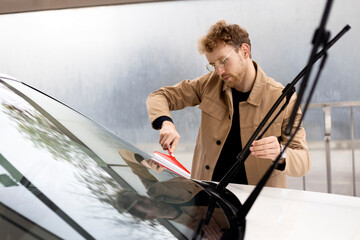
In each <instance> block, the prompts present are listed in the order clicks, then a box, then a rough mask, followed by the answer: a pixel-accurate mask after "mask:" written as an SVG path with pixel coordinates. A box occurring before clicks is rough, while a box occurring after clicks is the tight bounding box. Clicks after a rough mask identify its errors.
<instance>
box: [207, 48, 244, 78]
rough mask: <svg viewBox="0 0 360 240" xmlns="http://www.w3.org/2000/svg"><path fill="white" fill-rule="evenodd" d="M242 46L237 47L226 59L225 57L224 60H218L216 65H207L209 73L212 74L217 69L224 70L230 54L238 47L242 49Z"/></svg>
mask: <svg viewBox="0 0 360 240" xmlns="http://www.w3.org/2000/svg"><path fill="white" fill-rule="evenodd" d="M240 46H241V44H240V45H238V46H235V47H234V48H233V49H232V50H231V51H230V52H229V53H228V55H226V57H224V58H223V59H222V60H217V61H216V62H215V63H209V64H207V65H206V69H207V70H208V71H209V72H212V71H214V70H215V68H217V67H218V68H223V67H225V62H226V60H227V59H228V58H229V56H230V54H231V53H232V52H233V51H234V50H235V48H237V47H240Z"/></svg>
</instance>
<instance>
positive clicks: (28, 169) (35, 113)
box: [0, 82, 228, 239]
mask: <svg viewBox="0 0 360 240" xmlns="http://www.w3.org/2000/svg"><path fill="white" fill-rule="evenodd" d="M0 83H1V82H0ZM0 122H1V125H0V129H1V133H2V134H1V135H2V137H1V138H0V153H1V158H0V159H1V161H0V176H2V177H1V178H0V191H3V189H5V188H7V189H9V188H22V189H27V190H29V191H30V192H31V193H32V198H34V199H37V202H40V201H41V202H42V203H43V204H45V205H46V206H47V207H48V208H50V209H51V210H52V211H50V212H51V214H52V215H56V217H54V216H53V218H59V219H60V220H59V219H58V220H57V221H59V222H62V225H64V228H68V227H69V226H70V227H71V228H72V229H74V230H75V231H76V233H74V234H73V235H72V236H77V237H76V238H78V237H79V236H82V237H83V238H88V239H91V238H95V239H142V238H145V237H147V238H150V239H176V238H192V236H193V234H194V231H196V228H197V225H198V223H199V222H200V220H201V219H202V218H203V216H204V214H205V212H206V209H207V205H208V203H207V201H208V195H207V194H206V193H205V192H204V191H203V189H202V188H201V187H200V186H199V185H197V184H195V183H194V182H193V181H190V180H187V179H185V178H182V177H179V176H178V175H176V174H174V173H171V172H169V171H167V170H164V171H163V172H161V173H158V172H157V171H156V170H157V169H155V170H152V169H150V168H149V166H151V165H152V164H153V163H152V162H151V159H150V156H148V155H147V154H146V153H144V152H142V151H141V150H139V149H137V148H135V147H134V146H132V145H131V144H129V143H127V142H126V141H124V140H123V139H121V138H119V137H117V136H115V135H114V134H112V133H111V132H109V131H107V130H106V129H103V128H102V127H100V126H99V125H97V124H95V123H94V122H92V121H91V120H89V119H87V118H86V117H84V116H82V115H81V114H78V113H76V112H75V111H73V110H71V109H70V108H68V107H66V106H65V105H63V104H61V103H59V102H57V101H56V100H53V99H51V98H49V97H47V96H45V95H43V94H41V93H39V92H37V91H35V90H33V89H31V88H29V87H27V86H25V85H23V84H21V83H18V82H6V83H4V82H3V83H2V84H0ZM145 163H146V164H145ZM144 165H146V166H148V168H146V167H144ZM29 191H28V192H29ZM23 192H24V191H23ZM7 204H8V205H10V206H9V207H10V208H15V206H11V201H8V203H7ZM18 204H22V203H21V201H20V203H19V202H18ZM14 205H15V204H14ZM28 205H29V204H27V205H26V206H28ZM24 206H25V205H24ZM48 208H44V209H48ZM47 211H49V210H47ZM35 215H36V214H35ZM29 217H31V214H29ZM214 217H216V219H217V220H216V221H212V222H211V224H213V225H214V228H216V229H218V231H221V230H224V229H227V228H228V223H227V220H226V218H225V216H224V214H223V213H222V211H221V210H220V209H219V208H216V209H215V211H214ZM35 220H36V219H35ZM35 220H34V221H35ZM62 225H61V226H62ZM44 227H45V228H47V229H48V230H49V231H52V232H56V233H59V234H60V235H59V236H60V237H64V235H61V232H63V231H61V230H59V229H61V227H60V226H59V225H55V226H54V225H53V224H50V223H49V224H47V225H46V224H45V226H44ZM56 229H58V230H56ZM70 232H71V231H70ZM69 234H70V233H69ZM65 238H66V237H65Z"/></svg>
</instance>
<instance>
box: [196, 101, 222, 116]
mask: <svg viewBox="0 0 360 240" xmlns="http://www.w3.org/2000/svg"><path fill="white" fill-rule="evenodd" d="M199 108H200V110H201V111H202V112H203V113H206V114H207V115H210V116H211V117H213V118H215V119H217V120H219V121H221V120H223V119H224V117H225V116H226V113H227V109H226V106H223V105H220V104H218V103H215V102H214V101H212V100H211V99H209V98H204V99H203V100H202V102H201V103H200V105H199Z"/></svg>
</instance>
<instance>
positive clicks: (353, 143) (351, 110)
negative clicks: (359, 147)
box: [350, 106, 356, 196]
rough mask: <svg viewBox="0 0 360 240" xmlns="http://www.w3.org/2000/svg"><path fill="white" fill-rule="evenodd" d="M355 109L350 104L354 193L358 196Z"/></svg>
mask: <svg viewBox="0 0 360 240" xmlns="http://www.w3.org/2000/svg"><path fill="white" fill-rule="evenodd" d="M354 131H355V130H354V110H353V106H350V133H351V155H352V177H353V193H354V196H356V175H355V140H354V138H355V137H354V135H355V134H354Z"/></svg>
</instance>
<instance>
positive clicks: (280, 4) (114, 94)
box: [0, 0, 360, 144]
mask: <svg viewBox="0 0 360 240" xmlns="http://www.w3.org/2000/svg"><path fill="white" fill-rule="evenodd" d="M324 6H325V1H324V0H316V1H314V0H293V1H288V0H271V1H267V0H241V1H224V0H218V1H171V2H161V3H148V4H135V5H119V6H109V7H94V8H83V9H71V10H58V11H45V12H34V13H22V14H9V15H0V32H1V37H0V53H1V58H0V72H3V73H6V74H9V75H12V76H15V77H17V78H18V79H20V80H22V81H24V82H26V83H28V84H30V85H33V86H35V87H37V88H39V89H40V90H42V91H45V92H47V93H49V94H50V95H52V96H54V97H55V98H57V99H59V100H61V101H63V102H65V103H66V104H68V105H70V106H71V107H73V108H75V109H77V110H78V111H80V112H82V113H84V114H85V115H87V116H89V117H90V118H92V119H94V120H95V121H97V122H99V123H100V124H102V125H104V126H105V127H107V128H109V129H111V130H112V131H114V132H115V133H117V134H119V135H120V136H123V137H124V138H125V139H127V140H129V141H130V142H133V143H137V144H141V143H151V142H157V141H158V135H157V134H158V133H157V132H156V131H153V130H152V129H151V127H150V123H149V120H148V118H147V113H146V107H145V100H146V97H147V95H148V94H149V93H150V92H151V91H153V90H155V89H157V88H159V87H161V86H163V85H172V84H175V83H176V82H178V81H180V80H183V79H192V78H194V77H196V76H199V75H201V74H204V73H206V69H205V65H206V59H205V57H204V56H201V55H199V54H198V53H197V40H198V38H199V37H201V36H202V35H203V34H205V32H206V31H207V29H208V27H209V26H210V25H212V24H214V23H215V22H216V21H217V20H219V19H225V20H227V21H229V22H231V23H238V24H240V25H242V26H244V27H245V28H246V29H247V30H248V31H249V33H250V37H251V40H252V54H253V59H254V60H255V61H257V62H258V63H259V65H260V66H261V67H262V69H263V70H264V71H265V72H266V73H267V74H268V75H269V76H271V77H273V78H275V79H276V80H278V81H280V82H282V83H283V84H286V83H288V82H290V81H291V80H292V79H293V78H294V77H295V76H296V75H297V73H298V72H299V71H300V70H301V69H302V68H303V67H304V66H305V65H306V63H307V60H308V57H309V54H310V50H311V47H312V46H311V44H310V41H311V39H312V37H313V33H314V30H315V28H316V27H317V26H318V25H319V23H320V18H321V16H322V13H323V9H324ZM359 10H360V1H358V0H342V1H340V0H337V1H336V0H335V1H334V4H333V8H332V10H331V14H330V18H329V23H328V25H327V28H328V30H330V31H331V33H332V36H334V35H335V34H336V33H337V32H338V31H340V30H341V29H342V28H343V27H344V26H345V25H346V24H350V25H351V26H352V29H351V30H350V32H348V33H347V34H346V35H345V36H344V37H343V38H342V39H341V40H340V41H339V42H338V43H337V44H336V45H335V46H334V47H333V48H332V49H331V50H330V52H329V58H328V62H327V64H326V67H325V69H324V72H323V74H322V77H321V80H320V82H319V84H318V87H317V89H316V92H315V94H314V96H313V102H328V101H331V102H332V101H354V100H360V94H359V90H360V79H359V76H360V68H359V63H360V52H359V51H358V50H357V49H358V43H359V42H360V31H359V27H360V18H359V15H358V13H359ZM198 113H199V110H198V109H197V108H192V109H187V110H185V111H182V112H181V113H179V112H175V113H174V114H173V118H174V121H175V123H176V124H177V127H178V130H179V132H180V133H181V135H182V141H183V142H190V143H191V142H193V141H194V140H195V138H196V132H197V125H198V123H199V114H198ZM321 116H322V115H321V113H318V112H315V113H311V112H310V114H309V115H308V116H307V118H306V122H305V124H306V126H307V128H308V129H309V131H308V138H309V139H310V140H311V139H314V140H321V139H322V138H323V135H322V134H323V132H322V128H321V126H318V123H319V121H321V120H320V118H321ZM339 116H341V114H339ZM355 116H357V119H359V116H360V113H359V109H355ZM334 121H339V124H338V125H339V128H338V129H337V130H334V138H336V139H346V138H348V137H349V134H348V131H345V130H344V129H345V128H346V127H347V126H345V125H346V123H343V121H344V120H343V119H342V117H339V118H338V119H335V120H334ZM346 121H347V120H346ZM356 124H357V125H356V126H355V127H356V137H357V138H359V136H360V131H359V124H358V123H356ZM343 125H344V126H343Z"/></svg>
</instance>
